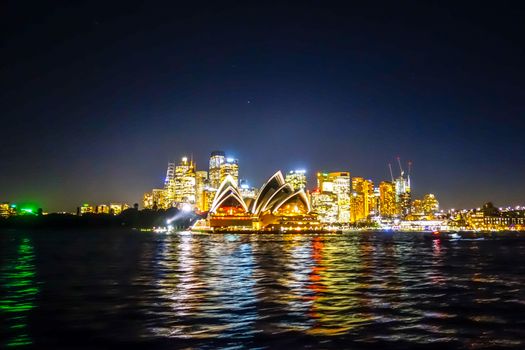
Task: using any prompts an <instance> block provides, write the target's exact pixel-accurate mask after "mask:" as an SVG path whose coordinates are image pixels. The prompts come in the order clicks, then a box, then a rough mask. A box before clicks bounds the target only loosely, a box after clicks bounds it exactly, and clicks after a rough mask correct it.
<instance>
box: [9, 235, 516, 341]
mask: <svg viewBox="0 0 525 350" xmlns="http://www.w3.org/2000/svg"><path fill="white" fill-rule="evenodd" d="M24 237H26V238H25V239H21V238H20V236H19V235H13V236H8V238H7V239H6V238H5V237H3V236H2V235H0V259H1V260H2V265H1V266H2V268H1V269H0V273H1V276H0V277H1V280H0V281H1V282H0V283H1V284H0V287H1V288H0V293H1V294H0V297H1V299H0V307H1V309H0V310H1V311H0V312H1V314H0V316H1V317H2V322H0V337H1V339H2V340H1V342H2V343H1V344H2V346H3V345H7V344H8V343H9V344H10V345H17V344H31V343H32V344H33V345H34V346H39V347H47V348H53V349H57V348H61V349H70V348H75V347H79V346H82V347H85V348H101V347H109V346H106V345H107V344H110V345H114V347H116V348H118V347H121V346H123V345H124V346H125V345H129V344H132V345H135V344H138V347H139V348H148V349H149V348H163V349H171V348H180V347H184V348H213V349H216V348H226V349H235V348H268V347H290V348H304V347H305V346H307V345H308V346H311V347H313V348H363V347H365V348H366V347H377V348H389V349H391V348H401V349H402V348H407V347H419V346H425V345H429V344H430V345H431V346H434V347H436V348H447V347H463V348H469V347H472V348H483V347H487V346H490V344H493V345H495V346H501V347H516V348H520V347H521V348H523V346H525V344H524V343H523V340H522V339H523V335H522V333H523V325H524V324H523V316H522V315H523V313H524V312H525V303H524V302H523V300H525V288H524V287H523V286H524V285H525V265H524V264H521V261H522V260H523V258H525V241H522V240H519V241H512V242H509V241H505V240H494V241H492V242H488V241H461V240H460V241H454V242H450V241H448V240H447V239H445V238H443V237H432V236H427V237H425V236H423V235H421V234H396V233H359V234H346V235H335V234H334V235H316V234H312V235H307V234H306V235H305V234H275V235H235V234H225V235H219V234H217V235H206V234H192V233H187V232H185V233H179V234H173V235H158V234H146V233H140V234H139V233H130V232H125V233H117V232H109V233H108V232H98V233H91V232H90V233H89V234H87V233H77V234H71V233H64V234H58V233H50V236H44V235H41V236H38V237H37V236H36V235H33V236H31V235H27V236H24ZM28 237H29V238H28ZM53 237H56V238H53ZM59 248H61V249H59ZM35 250H37V251H38V260H36V259H35V254H34V251H35ZM35 265H36V266H37V267H38V279H39V280H42V281H43V282H44V283H43V284H42V285H40V290H38V288H37V287H36V279H35V271H37V270H36V267H35ZM36 296H38V308H35V309H33V308H34V307H35V303H36ZM3 319H5V320H6V322H3ZM4 339H5V342H4ZM487 344H488V345H487ZM141 345H142V346H141Z"/></svg>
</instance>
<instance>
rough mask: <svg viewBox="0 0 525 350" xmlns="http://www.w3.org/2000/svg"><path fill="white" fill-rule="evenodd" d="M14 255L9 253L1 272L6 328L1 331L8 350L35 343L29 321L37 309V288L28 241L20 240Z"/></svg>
mask: <svg viewBox="0 0 525 350" xmlns="http://www.w3.org/2000/svg"><path fill="white" fill-rule="evenodd" d="M19 241H20V243H18V247H17V248H16V251H15V252H11V253H9V252H8V255H7V262H6V263H5V265H3V266H2V267H1V268H0V283H1V286H0V287H1V288H0V290H1V294H0V296H1V298H0V312H1V313H2V314H3V315H2V318H4V319H5V323H6V327H5V328H4V329H2V333H3V337H2V338H5V339H6V340H5V343H4V345H5V346H6V347H13V346H22V345H29V344H31V343H32V339H31V336H30V335H29V331H28V317H29V314H30V312H31V310H32V309H34V308H35V296H36V294H37V293H38V287H37V286H36V283H35V275H36V269H35V264H34V260H35V254H34V248H33V245H32V244H31V240H30V239H29V238H22V239H19Z"/></svg>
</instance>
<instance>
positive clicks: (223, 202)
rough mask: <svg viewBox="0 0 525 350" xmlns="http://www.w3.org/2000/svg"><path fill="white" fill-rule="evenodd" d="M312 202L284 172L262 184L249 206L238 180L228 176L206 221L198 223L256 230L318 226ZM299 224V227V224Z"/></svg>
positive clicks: (212, 227) (219, 189)
mask: <svg viewBox="0 0 525 350" xmlns="http://www.w3.org/2000/svg"><path fill="white" fill-rule="evenodd" d="M310 211H311V207H310V201H309V198H308V196H307V194H306V193H305V191H304V190H303V189H301V190H294V189H293V187H292V186H291V185H290V184H288V183H286V181H285V179H284V177H283V174H282V173H281V171H278V172H276V173H275V174H273V175H272V176H271V177H270V178H269V179H268V181H266V182H265V183H264V184H263V186H262V187H261V189H260V191H259V193H258V194H257V196H256V197H255V198H254V199H253V200H250V203H249V205H248V204H247V203H246V201H245V200H244V198H243V197H242V195H241V192H240V191H239V188H238V187H237V184H236V182H235V180H234V179H233V178H232V177H231V176H227V177H226V179H224V181H223V182H222V183H221V185H220V186H219V188H218V189H217V192H216V194H215V198H214V199H213V202H212V204H211V207H210V210H209V212H208V216H207V218H206V219H204V220H205V223H203V222H199V223H198V225H197V224H196V226H199V227H207V228H209V229H210V230H212V231H213V230H214V229H226V230H227V229H231V230H235V229H242V230H247V229H253V230H261V229H262V230H264V229H265V228H266V227H272V228H275V227H279V228H280V229H282V228H283V225H284V223H286V224H288V225H295V226H296V227H299V226H300V225H309V226H308V227H309V228H310V229H311V228H312V227H313V226H312V225H314V226H315V225H316V220H315V218H314V217H313V216H312V215H311V214H310ZM297 225H299V226H297Z"/></svg>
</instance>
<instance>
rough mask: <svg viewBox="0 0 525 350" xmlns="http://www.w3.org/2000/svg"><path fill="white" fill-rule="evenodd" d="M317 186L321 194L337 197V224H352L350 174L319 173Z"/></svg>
mask: <svg viewBox="0 0 525 350" xmlns="http://www.w3.org/2000/svg"><path fill="white" fill-rule="evenodd" d="M317 186H318V189H319V191H320V192H321V193H331V194H334V195H335V202H336V204H337V222H339V223H348V222H350V193H351V186H350V173H349V172H347V171H338V172H331V173H323V172H319V173H317Z"/></svg>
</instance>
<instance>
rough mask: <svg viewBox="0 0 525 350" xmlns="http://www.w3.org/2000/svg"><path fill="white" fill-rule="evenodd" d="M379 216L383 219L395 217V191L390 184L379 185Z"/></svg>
mask: <svg viewBox="0 0 525 350" xmlns="http://www.w3.org/2000/svg"><path fill="white" fill-rule="evenodd" d="M379 215H381V217H385V218H391V217H394V216H396V191H395V186H394V184H393V183H392V182H388V181H383V182H381V183H380V184H379Z"/></svg>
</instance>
